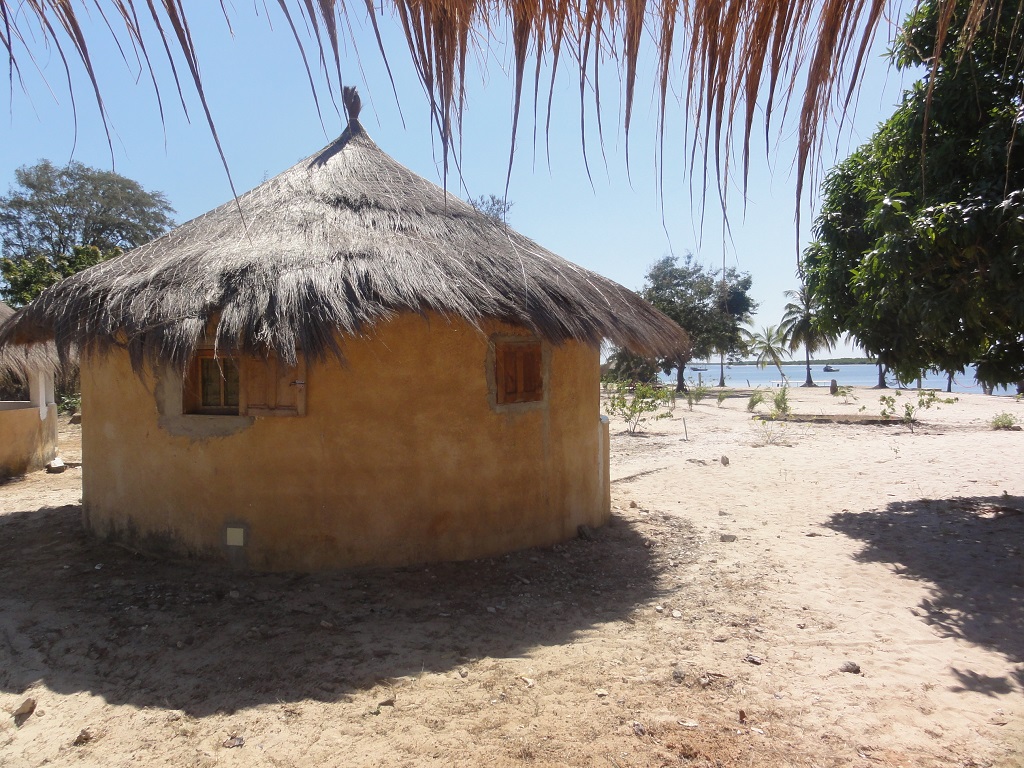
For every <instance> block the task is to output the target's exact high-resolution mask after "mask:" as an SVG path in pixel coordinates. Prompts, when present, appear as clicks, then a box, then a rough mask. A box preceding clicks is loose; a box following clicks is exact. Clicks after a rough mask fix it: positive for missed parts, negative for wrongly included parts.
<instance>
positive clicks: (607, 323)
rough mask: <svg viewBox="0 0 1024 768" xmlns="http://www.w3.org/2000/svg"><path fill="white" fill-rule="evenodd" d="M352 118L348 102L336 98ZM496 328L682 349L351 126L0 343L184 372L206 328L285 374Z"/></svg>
mask: <svg viewBox="0 0 1024 768" xmlns="http://www.w3.org/2000/svg"><path fill="white" fill-rule="evenodd" d="M346 90H347V93H346V96H347V97H348V98H349V99H350V103H349V104H348V107H349V111H350V113H353V114H357V113H358V107H357V104H356V103H355V100H357V99H358V97H357V96H355V93H354V89H346ZM428 311H434V312H438V313H441V314H442V315H449V316H459V317H463V318H466V319H467V320H469V321H471V322H476V321H479V320H481V319H483V318H496V319H499V320H503V321H507V322H510V323H514V324H517V325H521V326H525V327H527V328H530V329H531V330H533V331H534V332H535V333H536V334H538V335H539V336H541V337H543V338H546V339H548V340H550V341H552V342H555V343H559V342H562V341H565V340H568V339H577V340H580V341H584V342H587V343H590V344H595V345H596V344H599V343H600V342H601V340H602V339H606V338H607V339H611V340H612V341H613V342H614V343H616V344H618V345H621V346H626V347H629V348H631V349H634V350H636V351H638V352H642V353H647V354H653V353H673V352H675V351H677V350H680V349H681V348H684V347H685V346H686V344H687V339H686V334H685V333H684V332H683V331H682V330H681V329H680V328H679V327H678V326H677V325H676V324H674V323H673V322H672V321H671V320H669V319H668V318H666V317H665V316H664V315H662V314H661V313H659V312H657V311H656V310H655V309H654V308H653V307H651V305H650V304H648V303H647V302H645V301H643V300H642V299H640V298H639V297H638V296H637V295H636V294H635V293H633V292H632V291H629V290H627V289H626V288H624V287H622V286H621V285H618V284H617V283H614V282H612V281H611V280H608V279H606V278H603V277H601V276H600V275H597V274H595V273H593V272H590V271H588V270H586V269H583V268H582V267H579V266H576V265H574V264H571V263H570V262H567V261H565V260H564V259H562V258H560V257H558V256H556V255H555V254H553V253H551V252H550V251H547V250H545V249H544V248H542V247H540V246H539V245H537V244H536V243H534V242H533V241H532V240H529V239H528V238H526V237H524V236H522V235H520V234H518V233H516V232H514V231H512V230H511V229H509V228H507V227H506V226H505V225H503V224H501V223H500V222H497V221H495V220H494V219H492V218H490V217H488V216H485V215H484V214H482V213H479V212H478V211H476V210H475V209H474V208H472V207H471V206H470V205H468V204H466V203H464V202H463V201H461V200H459V199H458V198H455V197H453V196H451V195H449V194H447V193H446V192H445V191H444V190H442V189H441V188H440V187H438V186H437V185H435V184H432V183H431V182H429V181H427V180H426V179H423V178H421V177H419V176H417V175H416V174H414V173H412V172H411V171H409V170H408V169H407V168H405V167H403V166H402V165H400V164H399V163H397V162H396V161H395V160H394V159H392V158H391V157H389V156H388V155H387V154H385V153H384V152H382V151H381V150H380V149H379V148H378V147H377V145H376V144H374V143H373V141H372V140H371V139H370V137H369V136H368V135H367V134H366V132H365V131H364V130H363V128H362V126H361V125H360V124H359V121H358V119H356V118H353V119H352V121H351V122H350V124H349V127H348V128H347V129H346V131H345V133H344V134H343V135H342V136H341V138H339V139H338V140H337V141H336V142H334V143H333V144H331V145H329V146H327V147H326V148H324V149H323V150H321V151H320V152H317V153H316V154H315V155H313V156H312V157H309V158H307V159H306V160H303V161H302V162H300V163H299V164H297V165H295V166H294V167H292V168H290V169H288V170H287V171H285V172H284V173H282V174H280V175H279V176H276V177H274V178H273V179H270V180H269V181H267V182H265V183H263V184H261V185H260V186H258V187H256V188H255V189H253V190H251V191H250V192H247V193H246V194H244V195H241V196H240V197H239V198H238V199H237V201H232V202H229V203H227V204H225V205H222V206H221V207H219V208H216V209H214V210H212V211H210V212H209V213H207V214H204V215H203V216H200V217H199V218H196V219H193V220H192V221H189V222H187V223H186V224H183V225H182V226H180V227H178V228H177V229H174V230H172V231H171V232H169V233H167V234H166V235H164V236H162V237H160V238H158V239H156V240H154V241H152V242H151V243H148V244H146V245H143V246H141V247H139V248H136V249H134V250H132V251H129V252H127V253H125V254H124V255H122V256H120V257H117V258H114V259H111V260H109V261H106V262H103V263H101V264H98V265H97V266H95V267H92V268H90V269H88V270H85V271H84V272H80V273H78V274H77V275H73V276H72V277H70V278H68V279H66V280H63V281H61V282H60V283H58V284H56V285H54V286H52V287H51V288H49V289H47V290H46V291H45V292H44V293H43V294H42V295H41V296H40V297H39V298H38V299H36V300H35V301H34V302H33V303H32V304H31V305H30V306H29V307H27V308H25V309H24V310H23V311H22V312H21V313H19V315H18V317H16V318H15V320H14V321H13V322H12V323H11V325H10V326H9V328H8V330H7V333H6V334H4V335H0V343H2V342H3V341H4V339H5V338H6V339H12V340H14V341H16V342H21V343H24V342H26V341H39V340H44V339H50V338H53V339H54V340H55V341H56V343H57V347H58V349H59V350H60V351H61V353H62V354H66V353H67V352H68V351H69V350H73V349H74V348H76V347H81V348H86V347H89V346H92V345H99V346H100V347H102V346H105V345H106V346H109V345H111V344H118V345H125V346H127V347H128V349H129V351H130V352H131V354H132V358H133V360H134V361H135V362H136V364H137V365H138V364H140V363H141V362H142V360H143V359H145V358H148V359H150V360H153V361H156V360H159V361H166V362H170V363H172V364H173V365H175V366H179V367H180V366H183V365H184V364H185V363H186V362H187V360H188V359H189V358H190V357H191V356H192V354H193V353H194V351H195V348H196V346H197V344H198V343H199V342H200V340H201V337H202V336H203V334H204V332H205V329H206V326H207V322H208V321H209V320H210V319H216V320H217V331H216V342H217V344H218V346H219V347H220V348H226V349H230V350H237V351H241V352H244V353H247V354H256V355H264V354H267V352H268V351H273V352H275V353H277V354H278V355H279V356H281V357H283V358H284V359H287V360H289V361H293V360H294V359H295V355H296V349H297V348H301V349H303V350H304V351H305V352H306V353H308V354H310V355H312V356H314V357H322V356H323V355H325V354H327V353H334V354H337V355H338V356H341V350H340V349H339V348H338V332H340V333H341V335H342V336H345V335H350V336H351V335H359V334H363V333H365V332H366V331H367V330H368V329H369V328H370V327H371V326H373V325H374V324H376V323H379V322H381V321H385V320H387V319H389V318H390V317H392V316H394V315H395V314H396V313H398V312H419V313H425V312H428Z"/></svg>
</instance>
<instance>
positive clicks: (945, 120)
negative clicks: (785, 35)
mask: <svg viewBox="0 0 1024 768" xmlns="http://www.w3.org/2000/svg"><path fill="white" fill-rule="evenodd" d="M997 8H998V9H1000V10H1001V13H996V10H995V9H991V8H990V9H988V10H987V12H986V14H985V15H984V16H983V18H982V19H980V24H979V26H978V27H977V29H976V34H974V31H972V30H973V27H972V24H973V23H974V22H973V21H972V20H971V19H970V17H969V14H970V11H971V3H970V2H968V0H960V2H958V3H957V4H956V5H955V7H954V8H953V14H952V23H951V26H950V28H949V34H948V38H947V40H946V45H945V48H944V52H943V55H942V57H941V58H940V59H938V60H936V61H934V62H928V60H927V53H926V52H927V51H930V50H932V48H933V46H934V41H935V37H936V35H937V34H938V22H939V18H938V17H939V15H940V13H941V5H940V4H939V3H938V2H935V1H933V2H930V3H926V4H923V5H922V6H920V7H919V8H918V9H917V11H915V12H914V13H913V14H911V15H910V17H909V18H908V19H907V20H906V22H905V24H904V27H903V29H904V35H903V36H902V37H901V38H900V39H899V42H898V44H897V46H896V48H895V49H894V51H893V56H894V59H895V62H896V64H897V66H899V67H901V68H906V67H911V66H917V65H922V64H928V63H931V64H932V68H931V69H930V70H929V71H928V72H927V74H926V75H925V77H924V78H923V79H922V80H921V81H919V82H917V83H915V84H914V86H913V87H912V88H910V89H909V90H908V91H907V92H906V93H905V94H904V98H903V100H902V103H901V104H900V107H899V108H898V109H897V110H896V112H895V113H894V114H893V116H892V117H891V118H889V119H888V120H887V121H886V122H885V123H883V124H882V125H881V126H880V127H879V129H878V130H877V131H876V133H875V134H874V135H873V136H872V137H871V139H870V140H869V141H868V142H867V143H866V144H865V145H864V146H862V147H860V148H859V149H858V150H857V151H856V152H854V153H853V154H852V155H851V156H850V157H849V158H847V159H846V160H845V161H843V162H842V163H840V164H839V165H838V166H837V167H836V168H834V169H833V170H832V171H831V172H830V173H829V174H828V176H827V178H826V180H825V183H824V186H823V195H822V198H823V199H822V206H821V212H820V214H819V215H818V217H817V220H816V221H815V228H814V232H815V242H814V243H812V245H811V246H810V247H809V248H808V249H807V251H806V252H805V254H804V259H803V267H804V270H805V272H806V275H807V279H808V286H809V287H810V289H811V291H812V293H813V296H814V298H815V299H816V300H817V301H818V302H819V303H820V307H821V311H820V313H819V325H820V327H821V328H822V329H824V330H826V331H828V332H832V333H838V332H849V333H851V334H852V335H854V336H855V337H856V338H857V339H858V341H859V342H860V343H861V344H862V345H863V346H864V348H865V349H866V350H867V351H868V352H870V353H872V354H875V355H877V356H878V360H879V362H880V363H881V364H883V365H885V366H887V367H888V368H889V369H891V370H894V371H895V372H896V373H897V375H898V376H899V377H900V378H901V379H903V380H911V379H913V378H916V377H917V375H918V374H919V372H920V371H921V370H922V369H927V368H932V369H937V370H942V371H945V372H947V373H950V374H953V373H959V372H962V371H963V370H964V368H965V367H966V366H967V365H969V364H972V363H974V364H976V365H977V375H978V379H979V380H980V381H982V382H984V383H987V384H1002V383H1008V382H1013V381H1020V380H1021V379H1024V258H1022V256H1024V253H1022V247H1024V190H1022V187H1024V148H1022V146H1021V137H1020V136H1019V135H1018V129H1019V127H1020V126H1019V120H1020V118H1019V115H1020V114H1021V113H1022V107H1024V104H1022V88H1024V79H1022V78H1021V76H1020V72H1019V68H1018V63H1019V61H1020V60H1021V59H1022V58H1024V29H1022V28H1021V27H1020V25H1018V23H1017V15H1016V12H1015V9H1014V8H1013V7H1011V6H1009V5H1008V6H997ZM972 34H974V36H973V37H972V38H971V40H972V43H973V44H972V45H971V46H970V48H968V47H967V45H966V43H967V38H968V37H969V36H970V35H972ZM922 150H923V152H922Z"/></svg>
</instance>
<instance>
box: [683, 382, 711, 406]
mask: <svg viewBox="0 0 1024 768" xmlns="http://www.w3.org/2000/svg"><path fill="white" fill-rule="evenodd" d="M685 394H686V406H687V408H689V410H691V411H692V410H693V404H694V403H699V402H700V401H701V400H703V399H704V398H705V397H707V396H708V388H707V386H706V385H704V384H694V383H693V381H692V380H691V381H690V385H689V386H688V387H687V388H686V393H685Z"/></svg>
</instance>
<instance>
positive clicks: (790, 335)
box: [779, 284, 838, 387]
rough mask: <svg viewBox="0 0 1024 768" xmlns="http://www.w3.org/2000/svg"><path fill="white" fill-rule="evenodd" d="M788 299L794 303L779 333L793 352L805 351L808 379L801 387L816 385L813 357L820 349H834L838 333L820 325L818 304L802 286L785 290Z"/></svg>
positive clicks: (784, 313) (789, 307)
mask: <svg viewBox="0 0 1024 768" xmlns="http://www.w3.org/2000/svg"><path fill="white" fill-rule="evenodd" d="M785 295H786V298H788V299H792V301H790V302H788V303H787V304H786V307H785V309H784V311H783V315H782V322H781V323H780V324H779V330H780V331H781V332H782V337H783V338H784V339H785V340H786V345H787V346H788V347H789V351H790V352H796V351H797V349H799V348H800V347H801V346H802V347H803V348H804V361H805V363H806V365H807V378H806V379H805V380H804V383H803V385H802V386H805V387H813V386H816V385H815V383H814V379H812V378H811V355H812V354H814V353H815V352H817V351H818V350H820V349H832V347H833V346H834V345H835V343H836V339H837V338H838V334H835V333H829V332H827V331H824V330H822V329H821V328H820V327H819V325H818V318H817V313H818V305H817V300H816V299H815V298H814V295H813V294H812V293H811V292H810V290H808V288H807V285H806V284H803V285H801V286H800V288H798V289H797V290H795V291H786V294H785Z"/></svg>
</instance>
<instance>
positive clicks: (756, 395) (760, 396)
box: [747, 389, 764, 413]
mask: <svg viewBox="0 0 1024 768" xmlns="http://www.w3.org/2000/svg"><path fill="white" fill-rule="evenodd" d="M763 402H764V392H763V391H761V390H760V389H755V390H754V391H753V392H751V393H750V399H749V400H747V411H749V412H750V413H753V412H754V409H755V408H757V406H759V405H760V404H761V403H763Z"/></svg>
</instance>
